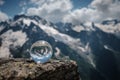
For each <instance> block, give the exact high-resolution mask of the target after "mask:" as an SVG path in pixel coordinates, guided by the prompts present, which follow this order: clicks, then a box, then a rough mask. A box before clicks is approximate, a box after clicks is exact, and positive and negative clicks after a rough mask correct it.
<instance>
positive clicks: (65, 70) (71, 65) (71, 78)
mask: <svg viewBox="0 0 120 80" xmlns="http://www.w3.org/2000/svg"><path fill="white" fill-rule="evenodd" d="M77 68H78V67H77V64H76V62H74V61H72V60H70V61H60V60H50V61H49V62H47V63H44V64H36V63H35V62H33V61H32V60H29V59H0V80H79V73H78V69H77Z"/></svg>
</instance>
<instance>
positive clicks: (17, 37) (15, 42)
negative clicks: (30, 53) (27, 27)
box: [0, 30, 27, 58]
mask: <svg viewBox="0 0 120 80" xmlns="http://www.w3.org/2000/svg"><path fill="white" fill-rule="evenodd" d="M0 38H1V39H2V45H1V47H0V57H2V58H3V57H5V58H8V57H9V56H10V55H11V53H10V49H9V48H10V46H11V45H12V48H13V49H16V47H17V46H20V47H21V46H22V45H23V44H24V43H25V42H26V41H27V35H26V34H25V33H23V32H22V31H16V32H13V31H12V30H8V31H7V32H5V33H4V34H2V35H1V36H0Z"/></svg>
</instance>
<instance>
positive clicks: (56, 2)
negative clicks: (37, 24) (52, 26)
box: [27, 0, 73, 22]
mask: <svg viewBox="0 0 120 80" xmlns="http://www.w3.org/2000/svg"><path fill="white" fill-rule="evenodd" d="M31 3H34V4H35V5H36V6H37V7H31V8H29V9H28V10H27V14H28V15H38V16H40V17H43V18H45V19H47V20H48V21H52V22H59V21H62V19H63V17H64V16H65V15H66V14H68V13H69V11H70V10H71V9H72V8H73V5H72V3H71V1H70V0H31Z"/></svg>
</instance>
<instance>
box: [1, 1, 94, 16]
mask: <svg viewBox="0 0 120 80" xmlns="http://www.w3.org/2000/svg"><path fill="white" fill-rule="evenodd" d="M3 1H4V4H3V5H1V6H0V10H1V11H2V12H4V13H6V14H7V15H9V16H11V17H13V16H14V15H16V14H19V13H20V12H21V11H22V6H20V5H21V4H22V3H24V2H25V3H26V5H25V6H26V7H27V8H30V7H32V6H34V4H33V5H32V4H30V3H29V0H12V1H11V0H3ZM27 1H28V2H27ZM71 1H72V4H73V5H74V8H73V9H76V8H82V7H86V6H88V4H90V2H91V1H92V0H71Z"/></svg>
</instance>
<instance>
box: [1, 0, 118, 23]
mask: <svg viewBox="0 0 120 80" xmlns="http://www.w3.org/2000/svg"><path fill="white" fill-rule="evenodd" d="M119 9H120V0H0V21H4V20H6V19H8V18H12V17H14V16H15V15H17V14H25V15H38V16H40V17H42V18H45V19H46V20H48V21H51V22H54V23H56V22H71V23H73V24H80V23H86V22H96V23H100V22H102V21H103V20H110V19H120V15H119V14H120V10H119Z"/></svg>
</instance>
